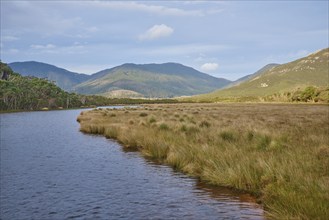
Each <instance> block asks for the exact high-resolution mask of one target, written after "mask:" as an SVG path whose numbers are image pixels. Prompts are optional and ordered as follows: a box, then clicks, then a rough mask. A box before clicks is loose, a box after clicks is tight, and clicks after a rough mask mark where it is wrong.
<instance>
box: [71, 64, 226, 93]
mask: <svg viewBox="0 0 329 220" xmlns="http://www.w3.org/2000/svg"><path fill="white" fill-rule="evenodd" d="M230 82H231V81H229V80H226V79H219V78H215V77H212V76H209V75H207V74H205V73H201V72H199V71H197V70H195V69H193V68H191V67H187V66H184V65H182V64H178V63H164V64H132V63H127V64H123V65H121V66H117V67H114V68H112V69H106V70H103V71H100V72H98V73H95V74H93V75H92V76H91V79H89V80H87V81H85V82H83V83H81V84H79V85H77V86H75V87H74V90H75V91H76V92H78V93H82V94H103V95H104V94H107V96H110V97H113V95H115V94H116V93H119V94H121V95H122V94H124V93H126V94H133V95H134V96H136V97H138V96H139V97H148V98H155V97H157V98H165V97H175V96H190V95H195V94H202V93H208V92H211V91H214V90H216V89H219V88H222V87H224V86H226V85H227V84H229V83H230ZM120 91H123V93H121V92H120ZM123 96H124V95H123Z"/></svg>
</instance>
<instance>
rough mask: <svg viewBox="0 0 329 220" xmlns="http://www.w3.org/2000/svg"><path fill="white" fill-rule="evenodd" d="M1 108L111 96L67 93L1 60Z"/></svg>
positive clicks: (99, 101)
mask: <svg viewBox="0 0 329 220" xmlns="http://www.w3.org/2000/svg"><path fill="white" fill-rule="evenodd" d="M0 67H1V74H0V75H2V76H3V75H4V74H5V75H6V76H7V77H6V79H1V80H0V111H12V110H41V109H62V108H76V107H81V106H90V105H107V104H109V103H110V101H111V100H109V99H107V98H105V97H101V96H85V95H78V94H75V93H68V92H66V91H64V90H62V89H61V88H59V87H58V86H56V85H55V84H53V83H52V82H49V81H48V80H46V79H40V78H37V77H33V76H25V77H24V76H22V75H20V74H19V73H15V72H13V71H12V69H11V68H10V67H8V66H7V65H6V64H5V63H2V62H0Z"/></svg>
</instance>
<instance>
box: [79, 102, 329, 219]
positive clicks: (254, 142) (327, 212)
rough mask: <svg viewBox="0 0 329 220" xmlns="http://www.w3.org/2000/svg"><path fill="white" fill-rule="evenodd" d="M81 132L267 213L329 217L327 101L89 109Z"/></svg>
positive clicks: (81, 117) (300, 217)
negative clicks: (244, 196)
mask: <svg viewBox="0 0 329 220" xmlns="http://www.w3.org/2000/svg"><path fill="white" fill-rule="evenodd" d="M78 121H79V122H80V124H81V131H83V132H87V133H93V134H102V135H105V136H106V137H108V138H114V139H117V140H118V141H119V142H121V143H122V144H123V145H124V146H125V147H128V148H136V149H139V150H140V151H141V152H142V153H143V154H144V155H145V156H147V157H151V158H153V159H155V160H158V161H160V162H163V163H166V164H169V165H171V166H173V167H174V168H176V169H178V170H180V171H182V172H185V173H187V174H188V175H191V176H195V177H198V178H200V179H201V180H202V181H205V182H208V183H211V184H214V185H220V186H227V187H230V188H234V189H237V190H243V191H248V192H250V193H252V194H254V195H255V196H256V197H257V198H258V199H259V201H260V202H262V203H263V205H264V207H265V210H266V211H268V213H267V215H268V216H269V217H274V218H278V219H282V218H297V219H326V218H327V217H328V216H329V140H328V138H329V107H328V106H327V105H292V104H285V105H283V104H170V105H169V104H168V105H165V104H161V105H148V106H144V107H143V108H135V109H121V110H115V109H112V110H111V109H103V110H97V109H96V110H92V111H88V112H84V113H83V114H81V115H80V116H79V118H78Z"/></svg>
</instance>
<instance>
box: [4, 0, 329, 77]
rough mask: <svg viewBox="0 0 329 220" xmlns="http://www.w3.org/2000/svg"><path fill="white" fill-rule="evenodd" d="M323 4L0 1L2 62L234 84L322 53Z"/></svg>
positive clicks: (325, 17) (325, 27)
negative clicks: (167, 72) (139, 67)
mask: <svg viewBox="0 0 329 220" xmlns="http://www.w3.org/2000/svg"><path fill="white" fill-rule="evenodd" d="M328 7H329V6H328V1H326V0H325V1H315V0H312V1H305V0H304V1H15V0H10V1H9V0H8V1H6V0H5V1H4V0H1V60H2V61H3V62H7V63H9V62H15V61H31V60H35V61H40V62H45V63H49V64H53V65H56V66H59V67H62V68H66V69H68V70H71V71H76V72H82V73H88V74H89V73H95V72H97V71H100V70H102V69H105V68H111V67H114V66H117V65H121V64H123V63H140V64H144V63H165V62H177V63H182V64H184V65H188V66H191V67H193V68H196V69H198V70H200V71H203V72H206V73H208V74H211V75H214V76H216V77H224V78H227V79H231V80H234V79H237V78H239V77H242V76H244V75H246V74H250V73H253V72H255V71H257V70H258V69H260V68H261V67H263V66H264V65H266V64H268V63H273V62H275V63H285V62H289V61H292V60H294V59H297V58H301V57H303V56H305V55H307V54H309V53H311V52H314V51H316V50H318V49H322V48H326V47H328V26H329V24H328Z"/></svg>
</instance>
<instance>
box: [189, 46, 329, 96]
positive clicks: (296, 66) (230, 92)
mask: <svg viewBox="0 0 329 220" xmlns="http://www.w3.org/2000/svg"><path fill="white" fill-rule="evenodd" d="M328 65H329V49H328V48H326V49H323V50H321V51H318V52H316V53H313V54H310V55H309V56H307V57H304V58H302V59H298V60H295V61H293V62H290V63H286V64H282V65H277V66H272V67H271V68H267V69H265V71H261V73H260V74H259V73H256V75H252V76H251V78H247V79H246V81H244V82H242V83H240V84H238V85H236V86H233V87H230V88H227V89H223V90H217V91H215V92H212V93H209V94H204V95H199V96H195V97H191V98H189V99H185V100H190V101H196V102H219V101H244V100H247V101H249V100H252V101H254V100H256V101H259V100H262V99H263V97H264V96H272V95H274V94H284V93H286V94H288V93H292V92H295V91H298V90H300V91H303V90H304V89H305V88H307V87H310V86H313V87H316V88H319V89H320V90H326V89H328V86H329V84H328V82H329V74H328V73H329V72H328V71H329V70H328ZM288 98H291V97H289V95H288ZM323 99H325V100H326V101H327V102H328V99H329V98H328V95H327V96H326V97H323ZM293 101H299V100H293Z"/></svg>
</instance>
